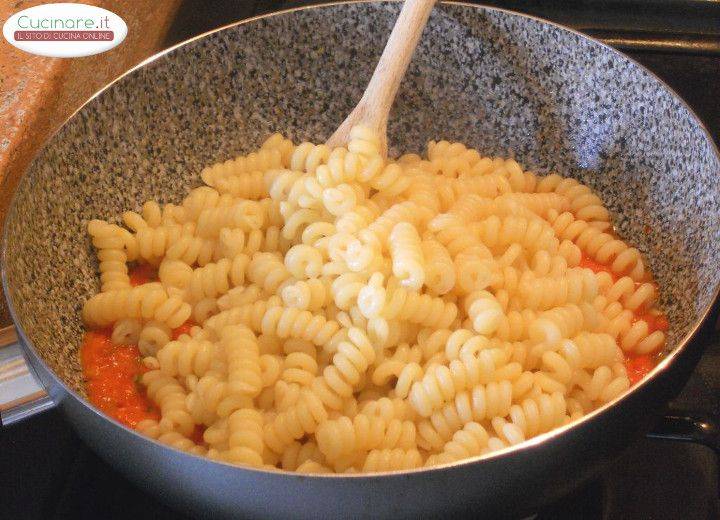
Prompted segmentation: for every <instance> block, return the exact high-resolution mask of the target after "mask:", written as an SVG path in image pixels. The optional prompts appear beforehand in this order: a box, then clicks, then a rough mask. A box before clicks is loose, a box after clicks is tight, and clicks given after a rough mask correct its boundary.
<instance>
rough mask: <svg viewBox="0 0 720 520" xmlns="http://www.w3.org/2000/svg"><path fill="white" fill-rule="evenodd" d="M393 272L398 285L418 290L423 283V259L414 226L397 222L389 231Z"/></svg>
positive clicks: (418, 237)
mask: <svg viewBox="0 0 720 520" xmlns="http://www.w3.org/2000/svg"><path fill="white" fill-rule="evenodd" d="M390 255H391V258H392V265H393V274H394V275H395V277H396V278H397V279H398V280H399V281H400V285H402V286H403V287H407V288H408V289H414V290H416V291H419V290H420V288H421V287H422V286H423V285H424V284H425V259H424V258H423V252H422V246H421V242H420V235H419V234H418V232H417V230H416V229H415V226H413V225H412V224H410V223H408V222H398V223H397V224H395V226H394V227H393V229H392V231H391V232H390Z"/></svg>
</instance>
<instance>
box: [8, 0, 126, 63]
mask: <svg viewBox="0 0 720 520" xmlns="http://www.w3.org/2000/svg"><path fill="white" fill-rule="evenodd" d="M3 36H5V39H6V40H7V41H8V42H9V43H10V45H13V46H15V47H17V48H18V49H20V50H22V51H25V52H29V53H31V54H38V55H40V56H50V57H53V58H78V57H81V56H92V55H93V54H99V53H101V52H105V51H109V50H110V49H112V48H114V47H117V46H118V45H120V44H121V43H122V41H123V40H124V39H125V36H127V24H126V23H125V22H124V21H123V19H122V18H120V17H119V16H118V15H116V14H115V13H113V12H111V11H108V10H107V9H102V8H100V7H95V6H92V5H86V4H65V3H62V4H44V5H38V6H35V7H30V8H29V9H25V10H23V11H20V12H19V13H15V14H14V15H12V16H11V17H10V18H8V20H7V22H5V25H3Z"/></svg>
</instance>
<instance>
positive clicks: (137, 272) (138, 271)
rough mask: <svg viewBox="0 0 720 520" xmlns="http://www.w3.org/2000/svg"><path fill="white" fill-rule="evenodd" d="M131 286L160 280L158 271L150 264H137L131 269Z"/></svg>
mask: <svg viewBox="0 0 720 520" xmlns="http://www.w3.org/2000/svg"><path fill="white" fill-rule="evenodd" d="M129 274H130V285H132V286H133V287H135V286H136V285H142V284H144V283H148V282H154V281H156V280H157V279H158V274H157V269H155V268H154V267H153V266H151V265H150V264H137V265H135V267H133V268H131V269H130V273H129Z"/></svg>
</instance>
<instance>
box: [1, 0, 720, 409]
mask: <svg viewBox="0 0 720 520" xmlns="http://www.w3.org/2000/svg"><path fill="white" fill-rule="evenodd" d="M398 10H399V5H398V4H397V3H394V2H389V3H387V2H378V3H358V4H341V5H330V6H324V7H320V8H312V9H304V10H296V11H292V12H287V13H281V14H277V15H273V16H270V17H266V18H261V19H257V20H253V21H250V22H248V23H242V24H240V25H236V26H231V27H229V28H226V29H224V30H221V31H218V32H214V33H211V34H209V35H206V36H204V37H201V38H198V39H195V40H193V41H191V42H189V43H187V44H185V45H182V46H179V47H177V48H175V49H173V50H171V51H170V52H167V53H164V54H162V55H161V56H159V57H158V58H157V59H155V60H153V61H151V62H149V63H147V64H145V65H144V66H142V67H139V68H137V69H136V70H134V71H132V72H131V73H129V74H127V75H126V76H124V77H122V78H121V79H119V80H118V81H116V82H115V83H114V84H112V85H111V86H110V87H109V88H107V89H106V90H104V91H103V92H102V93H100V94H99V95H98V96H97V97H95V98H94V99H93V100H91V101H90V102H89V103H88V104H87V105H85V106H84V107H83V108H82V109H81V110H80V111H79V112H78V113H77V114H76V115H75V116H74V117H72V118H71V119H70V121H69V122H68V123H67V124H66V125H65V126H64V127H63V128H62V129H61V130H60V131H59V132H58V133H57V134H56V135H55V136H54V137H53V138H52V139H51V140H50V142H49V144H48V145H47V147H46V148H45V149H44V150H43V151H42V153H40V155H39V156H38V157H37V158H36V160H35V161H34V162H33V164H32V166H31V167H30V169H29V171H28V173H27V175H26V176H25V178H24V179H23V181H22V183H21V185H20V187H19V190H18V192H17V195H16V198H15V201H14V204H13V206H12V208H11V210H10V213H9V217H8V222H7V235H6V239H7V242H6V251H5V266H4V268H5V279H6V290H7V295H8V298H9V300H10V304H11V307H12V309H13V311H14V316H15V319H16V322H17V324H18V325H19V326H20V327H21V330H22V331H23V332H24V336H25V337H26V338H27V340H28V341H29V343H31V344H32V347H33V348H34V349H35V352H36V353H37V354H38V356H39V358H41V359H42V361H43V362H44V363H45V364H46V365H47V367H49V369H51V370H52V371H53V372H54V373H55V374H56V375H57V376H58V377H59V378H61V379H62V381H63V382H64V383H65V384H66V385H67V387H69V389H70V390H71V391H74V392H76V393H77V394H80V395H83V385H82V376H81V371H80V366H79V362H78V355H77V351H78V345H79V342H80V335H81V333H82V331H83V326H82V323H81V320H80V314H79V311H80V309H81V306H82V303H83V302H84V301H85V300H86V299H87V298H88V297H89V296H90V295H91V294H93V293H94V292H95V291H97V289H98V276H97V268H98V266H97V262H96V259H95V255H94V254H93V251H92V248H91V244H90V241H89V239H88V237H87V234H86V231H85V228H86V223H87V221H88V220H89V219H92V218H103V219H110V220H113V221H117V217H118V216H119V215H120V214H121V212H122V211H124V210H127V209H134V210H137V209H138V208H139V207H140V205H141V203H142V202H143V201H145V200H147V199H155V200H157V201H159V202H161V203H164V202H177V201H178V200H179V199H180V198H181V197H182V195H183V194H184V193H185V192H186V191H187V190H188V189H189V188H191V187H194V186H197V185H198V184H199V176H198V174H199V172H200V170H201V169H202V167H203V166H205V165H207V164H210V163H213V162H216V161H223V160H226V159H228V158H231V157H233V156H236V155H238V154H241V153H244V152H248V151H250V150H252V149H254V148H256V147H257V146H259V144H260V143H261V142H262V140H263V139H264V138H265V137H266V136H267V135H269V133H271V132H273V131H282V132H284V133H286V134H287V135H288V136H289V137H291V138H293V139H294V140H295V141H296V142H299V141H300V140H304V139H311V140H314V141H322V140H324V139H325V138H327V137H328V136H329V135H330V134H331V132H332V130H333V129H334V128H335V127H336V126H337V125H338V123H339V122H340V121H341V120H342V119H343V118H344V116H345V115H346V114H347V113H348V112H349V111H350V109H351V108H352V107H353V106H354V104H355V103H356V102H357V100H358V99H359V98H360V95H361V93H362V91H363V89H364V87H365V85H366V83H367V81H368V79H369V77H370V75H371V72H372V70H373V68H374V66H375V63H376V60H377V58H378V57H379V55H380V52H381V50H382V47H383V45H384V43H385V40H386V39H387V36H388V35H389V33H390V29H391V28H392V25H393V22H394V20H395V17H396V15H397V12H398ZM437 138H444V139H448V140H460V141H462V142H465V143H467V144H468V145H470V146H473V147H476V148H477V149H478V150H479V151H480V152H481V153H483V154H489V155H508V154H510V155H514V156H515V157H516V158H517V159H518V161H519V162H520V163H521V164H523V165H525V166H526V167H528V168H531V169H534V170H536V171H538V172H541V173H545V172H558V173H561V174H563V175H569V176H572V177H575V178H577V179H579V180H581V181H582V182H585V183H587V184H589V185H590V186H591V187H592V188H594V189H596V190H597V191H598V192H599V194H600V195H601V197H602V199H603V200H604V202H605V204H606V205H607V206H608V207H609V208H610V210H611V211H612V213H613V216H614V218H615V222H616V226H617V230H618V232H619V233H620V235H621V236H623V237H624V238H626V239H628V240H629V241H630V242H631V243H633V244H635V245H636V246H637V247H638V248H639V249H640V250H641V251H642V252H643V253H644V254H645V255H646V258H647V259H648V263H649V265H650V268H651V269H652V271H653V272H654V274H655V276H656V278H657V281H658V282H659V285H660V287H661V289H662V304H663V307H664V309H665V310H666V311H667V313H668V316H669V319H670V322H671V324H672V330H671V333H670V340H669V343H668V345H669V347H668V348H669V349H673V348H675V347H677V346H678V345H679V344H681V343H682V340H683V338H685V336H686V335H687V334H688V333H689V332H690V331H691V330H692V329H693V328H694V327H695V326H696V325H697V324H698V321H699V320H700V319H701V317H702V316H703V315H704V313H705V312H706V311H707V309H708V307H709V306H710V304H711V303H712V301H713V299H714V297H715V294H716V290H717V287H718V283H719V282H720V269H719V268H718V266H719V265H720V182H719V181H720V177H719V174H720V165H719V161H718V156H717V151H716V149H715V148H714V145H713V144H712V141H711V140H710V138H709V137H708V135H707V133H706V132H705V131H704V129H703V128H702V127H701V125H700V124H699V122H698V120H697V119H696V117H695V116H694V115H693V114H692V113H691V112H690V111H689V109H688V108H687V106H686V105H685V104H684V103H683V102H682V101H680V100H679V99H678V98H677V97H675V96H674V94H673V93H671V92H670V91H669V90H668V89H667V88H666V87H665V86H664V85H662V84H661V83H660V82H659V81H658V80H657V78H655V77H654V76H652V75H651V74H650V73H648V72H647V71H646V70H644V69H643V68H641V67H639V66H638V65H636V64H635V63H633V62H631V61H629V60H628V59H627V58H626V57H624V56H623V55H621V54H619V53H617V52H615V51H613V50H611V49H610V48H608V47H605V46H602V45H601V44H599V43H597V42H594V41H590V40H588V39H586V38H584V37H582V36H580V35H578V34H575V33H573V32H570V31H568V30H565V29H562V28H559V27H557V26H554V25H552V24H548V23H546V22H543V21H540V20H537V19H532V18H527V17H523V16H519V15H514V14H510V13H507V12H503V11H498V10H493V9H483V8H477V7H475V6H468V5H461V4H443V5H440V6H438V7H437V8H436V9H435V11H434V12H433V14H432V16H431V18H430V23H429V26H428V27H427V29H426V30H425V33H424V35H423V38H422V40H421V42H420V45H419V48H418V50H417V52H416V54H415V57H414V59H413V61H412V63H411V65H410V68H409V71H408V74H407V77H406V78H405V80H404V82H403V84H402V87H401V89H400V92H399V95H398V98H397V100H396V103H395V107H394V109H393V112H392V115H391V119H390V123H389V142H390V143H391V146H392V147H394V148H395V149H396V150H402V151H421V149H422V148H423V146H424V143H425V142H426V141H427V140H428V139H437ZM47 379H48V381H49V382H50V383H53V378H52V376H50V377H48V378H47ZM72 398H73V399H74V397H72Z"/></svg>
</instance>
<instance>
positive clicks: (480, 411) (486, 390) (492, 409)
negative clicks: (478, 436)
mask: <svg viewBox="0 0 720 520" xmlns="http://www.w3.org/2000/svg"><path fill="white" fill-rule="evenodd" d="M512 402H513V385H512V383H510V381H499V382H490V383H488V384H486V385H477V386H475V387H473V388H472V390H469V391H464V392H460V393H459V394H457V395H456V396H455V398H454V399H453V400H452V401H451V402H450V403H448V404H446V405H444V406H443V407H442V408H440V409H439V410H436V411H435V412H433V413H432V414H430V416H429V417H427V418H426V419H423V420H421V421H420V422H419V423H418V445H419V446H421V447H423V448H425V449H428V448H429V449H435V450H440V449H442V447H443V445H444V444H445V443H446V442H448V441H449V440H450V439H451V437H452V436H453V435H454V433H455V432H457V431H458V430H460V429H462V428H463V426H464V425H467V424H469V423H471V422H479V421H484V420H487V419H491V418H493V417H505V416H506V415H507V414H508V413H509V411H510V407H511V406H512Z"/></svg>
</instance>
